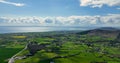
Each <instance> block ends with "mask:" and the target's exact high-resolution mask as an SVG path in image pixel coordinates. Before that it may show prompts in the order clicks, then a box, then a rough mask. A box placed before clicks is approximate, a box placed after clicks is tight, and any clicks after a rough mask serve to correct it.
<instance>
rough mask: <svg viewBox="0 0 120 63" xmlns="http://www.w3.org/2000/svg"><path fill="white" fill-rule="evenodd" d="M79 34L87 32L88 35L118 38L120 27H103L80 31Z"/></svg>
mask: <svg viewBox="0 0 120 63" xmlns="http://www.w3.org/2000/svg"><path fill="white" fill-rule="evenodd" d="M77 34H87V35H96V36H103V37H112V38H113V37H114V38H117V37H118V35H119V34H120V29H117V28H113V27H101V28H97V29H93V30H88V31H83V32H79V33H77Z"/></svg>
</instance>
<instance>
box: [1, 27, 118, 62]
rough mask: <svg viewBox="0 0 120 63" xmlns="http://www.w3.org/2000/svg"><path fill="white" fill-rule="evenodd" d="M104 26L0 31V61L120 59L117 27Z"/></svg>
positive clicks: (100, 60)
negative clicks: (36, 30)
mask: <svg viewBox="0 0 120 63" xmlns="http://www.w3.org/2000/svg"><path fill="white" fill-rule="evenodd" d="M105 29H106V28H105ZM105 29H104V30H103V28H102V30H101V28H98V29H93V30H88V31H83V32H81V31H60V32H57V31H56V32H44V33H41V32H37V33H34V32H32V33H12V34H0V47H1V48H0V53H1V54H0V57H1V58H2V60H0V62H2V63H7V62H8V61H9V60H8V59H10V57H12V56H14V55H15V57H12V59H14V63H50V62H51V63H120V59H119V58H120V42H119V41H118V39H119V38H120V33H119V30H118V29H117V30H116V29H114V30H111V29H109V30H108V29H107V30H105ZM24 47H25V48H24ZM20 50H22V51H20ZM19 51H20V53H19ZM8 52H9V53H8ZM17 52H18V53H17Z"/></svg>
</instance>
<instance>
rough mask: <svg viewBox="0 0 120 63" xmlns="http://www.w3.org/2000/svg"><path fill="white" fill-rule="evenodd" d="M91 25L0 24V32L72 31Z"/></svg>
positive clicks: (84, 28) (86, 28)
mask: <svg viewBox="0 0 120 63" xmlns="http://www.w3.org/2000/svg"><path fill="white" fill-rule="evenodd" d="M88 29H92V27H72V26H62V27H61V26H0V34H2V33H24V32H49V31H73V30H88Z"/></svg>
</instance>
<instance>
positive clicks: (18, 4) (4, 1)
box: [0, 0, 25, 7]
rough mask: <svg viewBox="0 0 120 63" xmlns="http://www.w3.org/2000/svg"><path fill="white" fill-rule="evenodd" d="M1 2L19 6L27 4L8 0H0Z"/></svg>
mask: <svg viewBox="0 0 120 63" xmlns="http://www.w3.org/2000/svg"><path fill="white" fill-rule="evenodd" d="M0 3H5V4H10V5H14V6H18V7H22V6H25V4H24V3H14V2H9V1H6V0H0Z"/></svg>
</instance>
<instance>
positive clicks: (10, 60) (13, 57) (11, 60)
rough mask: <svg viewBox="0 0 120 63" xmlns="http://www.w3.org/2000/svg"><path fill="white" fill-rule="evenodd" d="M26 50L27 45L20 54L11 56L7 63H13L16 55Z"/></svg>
mask: <svg viewBox="0 0 120 63" xmlns="http://www.w3.org/2000/svg"><path fill="white" fill-rule="evenodd" d="M26 49H27V45H26V46H25V48H24V49H22V50H21V51H20V52H18V53H17V54H15V55H14V56H12V57H11V58H10V59H9V61H8V63H14V62H15V59H16V56H17V55H18V54H20V53H21V52H23V51H24V50H26Z"/></svg>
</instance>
